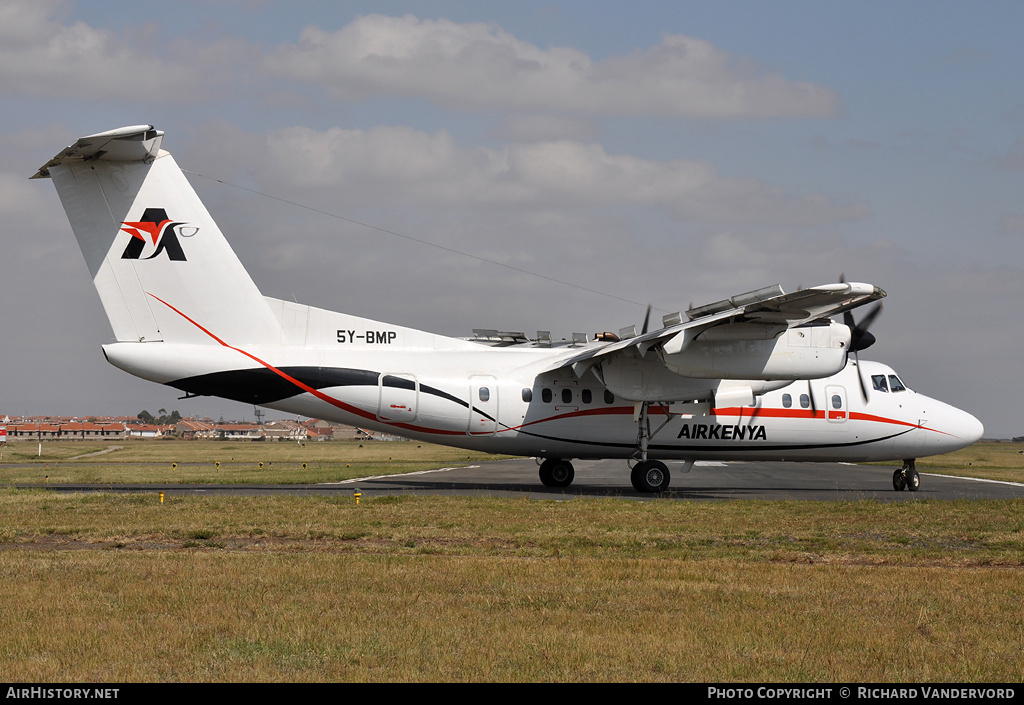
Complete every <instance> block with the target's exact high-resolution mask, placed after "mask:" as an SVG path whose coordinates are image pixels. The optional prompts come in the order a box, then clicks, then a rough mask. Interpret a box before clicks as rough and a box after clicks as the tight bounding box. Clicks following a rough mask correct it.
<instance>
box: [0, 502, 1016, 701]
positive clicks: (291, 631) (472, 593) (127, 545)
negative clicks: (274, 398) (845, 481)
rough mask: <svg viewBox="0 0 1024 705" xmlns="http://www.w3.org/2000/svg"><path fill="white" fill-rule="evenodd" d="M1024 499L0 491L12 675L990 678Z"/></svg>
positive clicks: (1006, 667)
mask: <svg viewBox="0 0 1024 705" xmlns="http://www.w3.org/2000/svg"><path fill="white" fill-rule="evenodd" d="M1022 510H1024V502H1020V501H1008V502H966V501H958V502H937V501H919V502H907V503H903V502H900V503H876V502H849V503H843V502H830V503H813V502H728V503H689V502H674V501H653V502H647V503H636V502H620V501H615V500H574V501H572V502H550V501H528V500H525V499H524V500H498V499H483V498H444V499H438V498H413V497H382V498H375V499H370V500H364V501H363V502H362V503H361V504H360V506H358V507H357V506H356V505H355V504H354V502H352V500H350V499H347V498H346V499H338V498H323V497H308V498H291V497H261V498H233V497H195V496H188V497H174V498H172V499H171V500H170V501H168V502H167V503H166V504H164V505H162V506H161V505H159V504H158V502H157V500H156V498H155V497H153V496H121V495H53V494H47V493H42V492H13V491H5V492H0V517H2V526H3V528H2V529H0V630H2V633H3V634H5V637H4V639H3V640H0V672H3V673H4V674H5V676H6V678H7V679H8V680H13V681H21V680H26V681H52V680H56V681H159V680H168V681H206V680H211V681H220V680H224V681H246V680H251V681H278V680H282V681H311V680H314V681H318V680H346V681H391V680H402V681H437V680H444V681H632V680H640V681H661V680H669V681H676V680H691V681H744V680H749V681H875V682H890V681H925V680H928V681H933V680H934V681H953V682H961V681H993V682H1005V681H1015V682H1019V681H1020V680H1021V679H1022V678H1024V666H1022V662H1021V659H1020V656H1019V652H1020V644H1021V643H1024V616H1022V614H1021V611H1020V609H1019V605H1020V601H1021V598H1022V593H1024V587H1022V585H1024V581H1022V577H1024V571H1022V567H1024V514H1022Z"/></svg>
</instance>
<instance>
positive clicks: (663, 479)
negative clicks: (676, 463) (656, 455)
mask: <svg viewBox="0 0 1024 705" xmlns="http://www.w3.org/2000/svg"><path fill="white" fill-rule="evenodd" d="M629 479H630V482H632V483H633V489H635V490H636V491H637V492H646V493H654V492H665V491H667V490H668V484H669V480H670V476H669V472H668V466H667V465H665V463H663V462H661V461H660V460H648V461H646V462H643V463H637V464H636V466H634V467H633V471H632V472H631V473H630V475H629Z"/></svg>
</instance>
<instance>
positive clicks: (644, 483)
mask: <svg viewBox="0 0 1024 705" xmlns="http://www.w3.org/2000/svg"><path fill="white" fill-rule="evenodd" d="M649 406H650V405H649V404H648V402H640V405H639V407H638V409H637V416H636V421H637V434H636V451H634V453H633V459H634V460H639V461H640V462H638V463H637V464H636V465H634V466H633V469H632V471H631V472H630V474H629V480H630V482H632V483H633V489H635V490H636V491H637V492H648V493H655V492H667V491H668V485H669V481H670V480H671V476H670V475H669V472H668V466H667V465H665V463H663V462H661V461H660V460H650V459H648V457H647V448H648V446H649V445H650V442H651V439H652V438H654V436H655V435H657V433H658V432H659V431H660V430H661V429H663V428H665V426H666V425H667V424H668V422H669V420H670V419H671V416H669V414H668V413H667V410H666V413H665V422H664V423H662V424H661V426H659V427H658V428H656V429H655V430H654V432H651V420H650V417H649V416H648V415H647V408H648V407H649Z"/></svg>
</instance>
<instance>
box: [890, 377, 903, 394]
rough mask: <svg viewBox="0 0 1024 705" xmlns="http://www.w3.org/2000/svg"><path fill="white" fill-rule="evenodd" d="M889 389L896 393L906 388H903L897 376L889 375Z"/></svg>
mask: <svg viewBox="0 0 1024 705" xmlns="http://www.w3.org/2000/svg"><path fill="white" fill-rule="evenodd" d="M889 388H890V389H891V390H892V391H894V392H902V391H903V390H904V389H906V387H904V386H903V382H901V381H900V378H899V377H897V376H896V375H889Z"/></svg>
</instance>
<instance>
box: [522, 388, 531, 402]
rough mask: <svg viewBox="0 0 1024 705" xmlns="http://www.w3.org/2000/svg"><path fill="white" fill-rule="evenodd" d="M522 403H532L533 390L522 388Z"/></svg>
mask: <svg viewBox="0 0 1024 705" xmlns="http://www.w3.org/2000/svg"><path fill="white" fill-rule="evenodd" d="M523 401H525V402H527V403H529V402H531V401H533V390H532V389H530V388H529V387H523Z"/></svg>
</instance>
